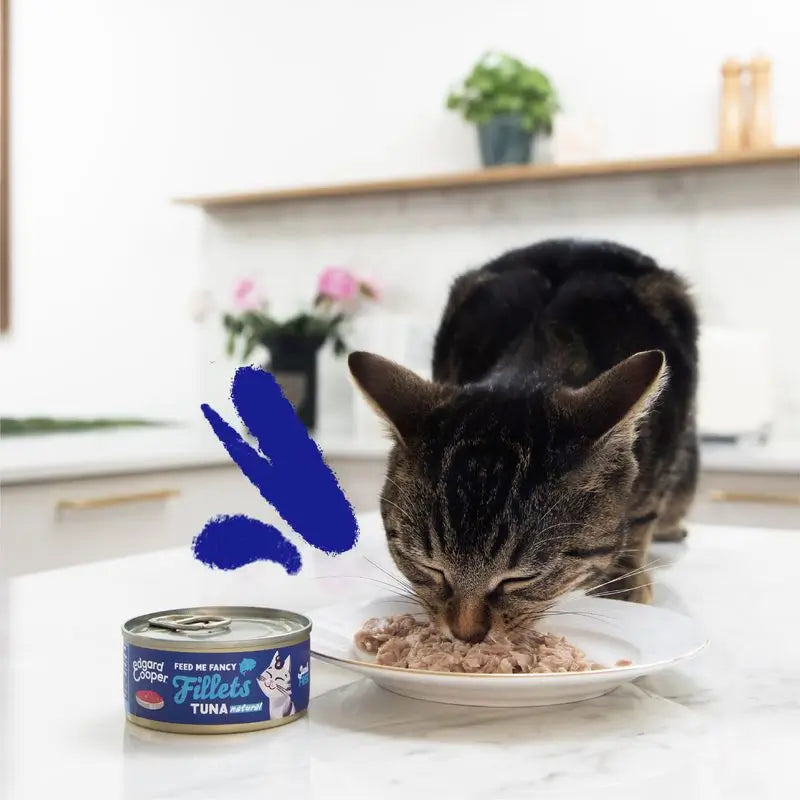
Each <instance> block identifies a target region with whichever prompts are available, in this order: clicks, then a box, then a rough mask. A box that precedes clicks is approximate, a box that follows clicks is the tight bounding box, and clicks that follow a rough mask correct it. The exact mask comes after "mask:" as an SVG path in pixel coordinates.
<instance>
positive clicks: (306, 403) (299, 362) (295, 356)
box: [265, 336, 325, 430]
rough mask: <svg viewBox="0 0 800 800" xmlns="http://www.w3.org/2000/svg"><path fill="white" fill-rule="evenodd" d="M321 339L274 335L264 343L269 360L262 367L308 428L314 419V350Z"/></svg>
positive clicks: (315, 359)
mask: <svg viewBox="0 0 800 800" xmlns="http://www.w3.org/2000/svg"><path fill="white" fill-rule="evenodd" d="M324 342H325V339H324V337H319V336H314V337H310V336H277V337H275V338H274V339H272V340H271V341H270V342H269V343H268V345H267V347H268V348H269V355H270V361H269V364H267V366H266V367H265V369H266V370H267V371H268V372H271V373H272V374H273V375H274V376H275V380H276V381H278V383H279V384H280V387H281V390H282V391H283V394H284V395H285V397H286V399H287V400H288V401H289V402H290V403H291V404H292V406H293V408H294V410H295V412H296V413H297V416H298V417H299V418H300V421H301V422H302V423H303V424H304V425H305V426H306V428H308V429H309V430H312V429H313V428H314V426H315V425H316V423H317V353H318V352H319V349H320V347H322V345H323V343H324Z"/></svg>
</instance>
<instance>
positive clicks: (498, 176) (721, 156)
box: [175, 147, 800, 211]
mask: <svg viewBox="0 0 800 800" xmlns="http://www.w3.org/2000/svg"><path fill="white" fill-rule="evenodd" d="M782 161H787V162H788V161H798V163H800V147H778V148H773V149H770V150H744V151H742V152H739V153H702V154H699V155H684V156H666V157H663V158H645V159H637V160H628V161H598V162H593V163H587V164H531V165H528V164H526V165H524V166H507V167H491V168H487V169H481V170H476V171H474V172H455V173H451V174H445V175H424V176H420V177H416V178H395V179H390V180H378V181H363V182H357V183H340V184H334V185H331V186H301V187H297V188H286V189H265V190H263V191H250V192H237V193H233V194H211V195H200V196H197V197H179V198H176V200H175V202H176V203H183V204H185V205H192V206H201V207H202V208H205V209H207V210H209V211H213V210H215V209H220V208H226V207H229V206H247V205H265V204H270V203H282V202H286V201H290V200H314V199H317V198H328V197H362V196H364V195H371V194H402V193H405V192H431V191H438V190H440V189H457V188H462V187H471V186H500V185H504V184H513V183H536V182H539V181H561V180H573V179H576V178H590V177H597V176H608V177H613V176H616V175H637V174H647V173H661V172H679V171H686V170H697V169H710V168H719V167H729V166H737V165H741V164H770V163H777V162H782Z"/></svg>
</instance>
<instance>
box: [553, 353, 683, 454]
mask: <svg viewBox="0 0 800 800" xmlns="http://www.w3.org/2000/svg"><path fill="white" fill-rule="evenodd" d="M666 377H667V367H666V359H665V357H664V353H663V352H661V350H646V351H644V352H642V353H636V354H635V355H632V356H630V358H626V359H625V360H624V361H621V362H620V363H619V364H617V365H616V366H614V367H611V369H609V370H606V371H605V372H604V373H602V374H601V375H598V377H597V378H595V379H594V380H593V381H592V382H591V383H588V384H586V386H582V387H580V388H578V389H570V388H564V389H560V390H559V391H558V392H557V394H556V397H555V400H556V403H557V406H558V408H559V412H560V414H561V416H562V417H564V418H565V419H566V421H567V424H568V425H569V427H570V428H571V429H572V430H573V431H574V432H575V433H577V434H578V435H579V436H581V437H582V438H586V439H590V440H592V441H597V440H599V439H602V438H603V437H604V436H606V435H607V434H609V433H611V432H613V431H618V432H621V433H623V434H628V435H630V436H631V438H632V437H633V434H634V433H635V430H636V423H637V422H638V420H639V419H641V417H642V416H643V415H644V414H645V413H646V412H647V410H648V409H649V408H650V406H651V404H652V403H653V401H654V400H655V399H656V397H658V394H659V392H660V391H661V389H662V387H663V386H664V384H665V382H666Z"/></svg>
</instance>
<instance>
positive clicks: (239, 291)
mask: <svg viewBox="0 0 800 800" xmlns="http://www.w3.org/2000/svg"><path fill="white" fill-rule="evenodd" d="M233 304H234V305H235V306H236V308H238V309H239V311H255V310H256V309H257V308H261V306H262V305H263V304H264V299H263V298H262V297H261V295H260V293H259V291H258V288H257V287H256V282H255V281H254V280H253V279H252V278H242V279H241V280H240V281H239V282H238V283H237V284H236V286H235V287H234V289H233Z"/></svg>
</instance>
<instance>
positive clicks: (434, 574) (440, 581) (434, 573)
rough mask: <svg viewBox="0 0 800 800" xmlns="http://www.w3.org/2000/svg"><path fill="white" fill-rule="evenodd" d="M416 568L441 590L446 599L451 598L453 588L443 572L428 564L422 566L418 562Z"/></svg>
mask: <svg viewBox="0 0 800 800" xmlns="http://www.w3.org/2000/svg"><path fill="white" fill-rule="evenodd" d="M417 566H418V567H419V568H420V569H421V570H422V571H423V572H424V573H425V574H426V575H429V576H430V577H431V578H432V579H433V580H434V581H435V582H436V584H437V586H438V587H439V588H440V589H441V590H442V592H443V593H444V595H445V597H446V598H450V597H452V595H453V587H452V585H451V583H450V581H449V580H448V579H447V575H445V573H444V571H443V570H441V569H439V568H438V567H433V566H430V565H429V564H422V563H420V562H417Z"/></svg>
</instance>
